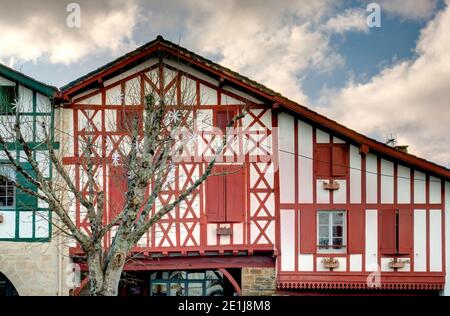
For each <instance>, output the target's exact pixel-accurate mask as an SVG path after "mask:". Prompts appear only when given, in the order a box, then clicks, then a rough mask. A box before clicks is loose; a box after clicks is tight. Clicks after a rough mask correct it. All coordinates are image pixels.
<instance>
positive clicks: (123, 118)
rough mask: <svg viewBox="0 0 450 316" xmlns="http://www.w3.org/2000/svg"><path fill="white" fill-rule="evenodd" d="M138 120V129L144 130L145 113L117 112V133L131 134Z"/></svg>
mask: <svg viewBox="0 0 450 316" xmlns="http://www.w3.org/2000/svg"><path fill="white" fill-rule="evenodd" d="M135 120H137V124H138V129H139V130H142V128H143V113H142V111H136V110H127V109H121V110H117V131H118V132H131V131H132V130H133V125H134V122H135Z"/></svg>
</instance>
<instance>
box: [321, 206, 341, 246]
mask: <svg viewBox="0 0 450 316" xmlns="http://www.w3.org/2000/svg"><path fill="white" fill-rule="evenodd" d="M345 214H346V213H345V211H320V212H318V213H317V216H318V229H317V240H318V245H317V248H318V252H319V253H344V252H346V245H345V241H346V220H345Z"/></svg>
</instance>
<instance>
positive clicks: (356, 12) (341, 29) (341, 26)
mask: <svg viewBox="0 0 450 316" xmlns="http://www.w3.org/2000/svg"><path fill="white" fill-rule="evenodd" d="M366 19H367V13H366V11H364V10H362V9H347V10H345V11H344V12H343V13H342V14H339V15H337V16H335V17H332V18H330V19H329V20H328V21H327V22H326V23H325V25H324V29H325V30H327V31H329V32H334V33H345V32H349V31H354V32H367V31H368V30H369V28H368V26H367V21H366Z"/></svg>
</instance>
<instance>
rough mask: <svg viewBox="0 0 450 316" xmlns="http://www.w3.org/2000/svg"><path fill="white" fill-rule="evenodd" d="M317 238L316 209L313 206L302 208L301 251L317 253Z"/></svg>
mask: <svg viewBox="0 0 450 316" xmlns="http://www.w3.org/2000/svg"><path fill="white" fill-rule="evenodd" d="M292 238H294V236H293V237H292ZM316 239H317V238H316V211H315V210H314V209H312V208H306V207H305V208H302V209H301V210H300V252H301V253H315V252H316V247H317V241H316Z"/></svg>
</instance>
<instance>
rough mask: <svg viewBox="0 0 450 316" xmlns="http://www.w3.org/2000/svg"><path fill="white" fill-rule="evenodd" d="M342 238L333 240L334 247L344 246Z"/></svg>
mask: <svg viewBox="0 0 450 316" xmlns="http://www.w3.org/2000/svg"><path fill="white" fill-rule="evenodd" d="M342 245H343V244H342V238H333V246H342Z"/></svg>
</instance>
